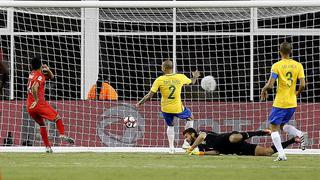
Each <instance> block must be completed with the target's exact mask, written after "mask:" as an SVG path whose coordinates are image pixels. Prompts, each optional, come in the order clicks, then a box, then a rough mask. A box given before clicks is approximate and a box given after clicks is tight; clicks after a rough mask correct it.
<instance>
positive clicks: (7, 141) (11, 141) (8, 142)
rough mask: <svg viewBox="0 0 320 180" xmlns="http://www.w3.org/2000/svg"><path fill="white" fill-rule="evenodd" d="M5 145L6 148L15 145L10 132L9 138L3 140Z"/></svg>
mask: <svg viewBox="0 0 320 180" xmlns="http://www.w3.org/2000/svg"><path fill="white" fill-rule="evenodd" d="M3 145H4V146H12V145H13V138H12V133H11V132H8V135H7V138H5V139H4V140H3Z"/></svg>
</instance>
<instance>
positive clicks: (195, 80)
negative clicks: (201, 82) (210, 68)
mask: <svg viewBox="0 0 320 180" xmlns="http://www.w3.org/2000/svg"><path fill="white" fill-rule="evenodd" d="M200 75H201V73H200V72H199V71H198V70H196V71H193V72H192V78H191V81H192V82H191V84H195V83H196V82H197V80H198V78H199V77H200Z"/></svg>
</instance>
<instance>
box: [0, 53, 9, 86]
mask: <svg viewBox="0 0 320 180" xmlns="http://www.w3.org/2000/svg"><path fill="white" fill-rule="evenodd" d="M2 60H3V53H2V49H1V48H0V92H1V91H2V88H3V87H4V86H5V85H6V82H7V81H8V80H9V71H8V68H7V66H6V65H5V64H4V62H3V61H2Z"/></svg>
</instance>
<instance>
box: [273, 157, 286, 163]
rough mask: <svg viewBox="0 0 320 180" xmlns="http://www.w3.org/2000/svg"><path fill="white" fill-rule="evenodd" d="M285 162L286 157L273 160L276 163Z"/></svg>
mask: <svg viewBox="0 0 320 180" xmlns="http://www.w3.org/2000/svg"><path fill="white" fill-rule="evenodd" d="M286 160H287V157H285V156H283V157H280V156H278V157H277V159H275V160H273V161H275V162H277V161H286Z"/></svg>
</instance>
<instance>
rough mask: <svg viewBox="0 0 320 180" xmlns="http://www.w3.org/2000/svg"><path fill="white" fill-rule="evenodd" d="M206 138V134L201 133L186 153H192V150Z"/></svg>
mask: <svg viewBox="0 0 320 180" xmlns="http://www.w3.org/2000/svg"><path fill="white" fill-rule="evenodd" d="M206 137H207V133H205V132H201V133H200V134H199V135H198V137H197V139H196V140H195V141H194V143H193V144H192V146H191V147H190V148H189V149H188V152H192V151H193V150H194V148H196V147H198V146H199V145H200V144H201V143H202V142H203V141H204V139H205V138H206Z"/></svg>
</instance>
